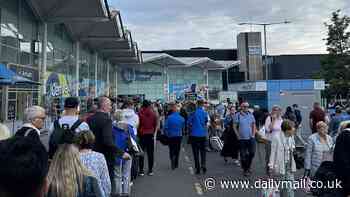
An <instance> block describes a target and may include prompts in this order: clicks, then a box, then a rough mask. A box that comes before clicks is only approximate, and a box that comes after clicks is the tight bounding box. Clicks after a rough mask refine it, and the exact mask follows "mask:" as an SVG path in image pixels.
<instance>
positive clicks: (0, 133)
mask: <svg viewBox="0 0 350 197" xmlns="http://www.w3.org/2000/svg"><path fill="white" fill-rule="evenodd" d="M9 137H11V134H10V130H9V129H8V128H7V126H6V125H4V124H1V123H0V140H6V139H7V138H9Z"/></svg>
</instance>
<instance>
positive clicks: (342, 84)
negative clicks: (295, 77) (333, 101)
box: [316, 10, 350, 98]
mask: <svg viewBox="0 0 350 197" xmlns="http://www.w3.org/2000/svg"><path fill="white" fill-rule="evenodd" d="M325 26H326V27H327V29H328V36H327V38H326V39H324V40H326V41H327V42H326V45H327V51H328V55H327V56H326V57H325V58H324V59H323V60H322V62H321V65H322V69H321V72H320V73H319V75H318V76H316V77H322V78H324V79H325V80H326V82H327V83H328V84H330V86H329V87H328V88H327V89H326V92H325V94H326V96H327V97H328V98H330V97H334V96H338V95H341V96H342V97H347V96H348V92H349V90H350V57H349V56H350V31H349V27H350V17H348V16H346V15H344V16H341V13H340V10H337V11H335V12H333V13H332V17H331V19H330V23H325Z"/></svg>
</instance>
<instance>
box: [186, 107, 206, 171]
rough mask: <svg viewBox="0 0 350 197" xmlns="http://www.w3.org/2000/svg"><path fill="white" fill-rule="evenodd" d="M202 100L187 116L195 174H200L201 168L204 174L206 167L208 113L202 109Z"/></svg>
mask: <svg viewBox="0 0 350 197" xmlns="http://www.w3.org/2000/svg"><path fill="white" fill-rule="evenodd" d="M203 106H204V101H203V100H198V101H197V109H196V111H195V112H193V113H192V114H191V115H190V117H189V118H188V126H189V130H190V143H191V145H192V152H193V158H194V162H195V168H196V174H200V170H201V169H202V171H203V173H204V174H205V173H206V171H207V168H206V141H207V136H208V131H207V123H208V113H207V112H206V111H204V109H203ZM199 154H200V156H201V163H200V164H199Z"/></svg>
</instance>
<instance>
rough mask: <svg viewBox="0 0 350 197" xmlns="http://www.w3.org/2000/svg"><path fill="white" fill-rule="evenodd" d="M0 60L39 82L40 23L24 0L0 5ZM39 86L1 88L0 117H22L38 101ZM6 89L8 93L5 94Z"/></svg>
mask: <svg viewBox="0 0 350 197" xmlns="http://www.w3.org/2000/svg"><path fill="white" fill-rule="evenodd" d="M0 23H1V25H0V63H2V64H4V65H5V66H6V67H7V68H9V69H11V70H12V71H13V72H15V73H16V74H17V75H20V76H23V77H25V78H28V79H30V80H33V81H37V82H38V81H39V65H40V50H38V43H39V41H40V39H39V33H38V32H39V31H38V30H39V25H38V22H37V20H36V19H35V17H34V15H33V14H32V12H31V9H30V7H29V6H28V5H27V3H26V2H25V1H21V0H12V1H2V2H1V8H0ZM38 91H39V89H38V86H28V85H17V86H8V88H5V87H4V88H2V93H1V102H0V105H1V112H2V113H1V116H0V119H3V120H6V119H14V118H15V119H23V111H24V109H25V108H26V107H29V106H31V105H35V104H38V97H39V92H38ZM6 92H7V93H6Z"/></svg>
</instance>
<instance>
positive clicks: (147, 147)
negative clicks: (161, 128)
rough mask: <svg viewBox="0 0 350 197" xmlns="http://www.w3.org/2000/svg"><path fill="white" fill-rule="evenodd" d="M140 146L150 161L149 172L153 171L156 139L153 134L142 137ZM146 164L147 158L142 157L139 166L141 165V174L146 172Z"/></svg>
mask: <svg viewBox="0 0 350 197" xmlns="http://www.w3.org/2000/svg"><path fill="white" fill-rule="evenodd" d="M140 146H141V148H142V150H143V151H144V152H145V153H147V160H148V172H152V171H153V163H154V137H153V134H146V135H142V136H140ZM144 162H145V158H144V157H140V160H139V165H140V173H141V172H144V171H143V168H144Z"/></svg>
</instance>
